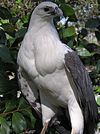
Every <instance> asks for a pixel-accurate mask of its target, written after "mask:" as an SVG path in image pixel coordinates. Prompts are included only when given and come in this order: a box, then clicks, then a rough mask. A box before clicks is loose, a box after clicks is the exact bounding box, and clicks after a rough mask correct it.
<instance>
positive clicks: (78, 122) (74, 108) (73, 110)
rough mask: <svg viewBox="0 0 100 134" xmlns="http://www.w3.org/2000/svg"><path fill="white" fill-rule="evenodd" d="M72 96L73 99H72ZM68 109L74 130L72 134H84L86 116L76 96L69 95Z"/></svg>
mask: <svg viewBox="0 0 100 134" xmlns="http://www.w3.org/2000/svg"><path fill="white" fill-rule="evenodd" d="M70 98H71V99H70ZM68 110H69V115H70V119H71V125H72V130H71V134H83V129H84V118H83V114H82V111H81V108H80V106H79V104H78V103H77V101H76V98H74V97H73V98H72V96H70V97H69V101H68Z"/></svg>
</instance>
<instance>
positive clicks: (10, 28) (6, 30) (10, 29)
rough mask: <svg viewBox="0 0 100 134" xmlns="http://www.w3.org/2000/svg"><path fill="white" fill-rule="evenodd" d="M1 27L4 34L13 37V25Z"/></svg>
mask: <svg viewBox="0 0 100 134" xmlns="http://www.w3.org/2000/svg"><path fill="white" fill-rule="evenodd" d="M2 27H3V29H4V31H5V32H6V33H8V34H9V35H11V36H12V37H14V36H15V32H16V31H15V29H16V27H15V26H14V25H12V24H11V23H5V24H2Z"/></svg>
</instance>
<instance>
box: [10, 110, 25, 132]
mask: <svg viewBox="0 0 100 134" xmlns="http://www.w3.org/2000/svg"><path fill="white" fill-rule="evenodd" d="M12 128H13V130H14V132H16V134H19V133H21V132H23V131H24V130H25V129H26V128H27V124H26V120H25V118H24V116H23V115H22V114H21V113H19V112H15V113H13V115H12Z"/></svg>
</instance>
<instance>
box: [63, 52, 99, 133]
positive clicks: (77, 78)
mask: <svg viewBox="0 0 100 134" xmlns="http://www.w3.org/2000/svg"><path fill="white" fill-rule="evenodd" d="M65 70H66V73H67V72H68V70H69V72H70V76H71V79H72V81H73V82H72V81H71V80H70V78H69V81H70V82H71V83H72V89H73V91H74V94H75V96H76V99H77V101H78V103H79V105H80V107H81V109H82V112H83V116H84V126H85V128H84V131H85V133H86V134H94V131H95V129H96V126H97V121H98V114H97V105H96V102H95V97H94V94H93V88H92V82H91V80H90V77H89V74H88V72H87V71H86V69H85V67H84V65H83V64H82V62H81V60H80V59H79V57H78V55H77V54H76V52H68V53H67V54H65Z"/></svg>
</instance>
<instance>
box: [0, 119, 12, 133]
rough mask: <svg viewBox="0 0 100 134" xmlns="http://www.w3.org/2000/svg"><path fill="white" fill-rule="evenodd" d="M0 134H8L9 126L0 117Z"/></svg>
mask: <svg viewBox="0 0 100 134" xmlns="http://www.w3.org/2000/svg"><path fill="white" fill-rule="evenodd" d="M0 134H10V128H9V125H8V123H7V121H6V120H5V119H4V118H3V117H0Z"/></svg>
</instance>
